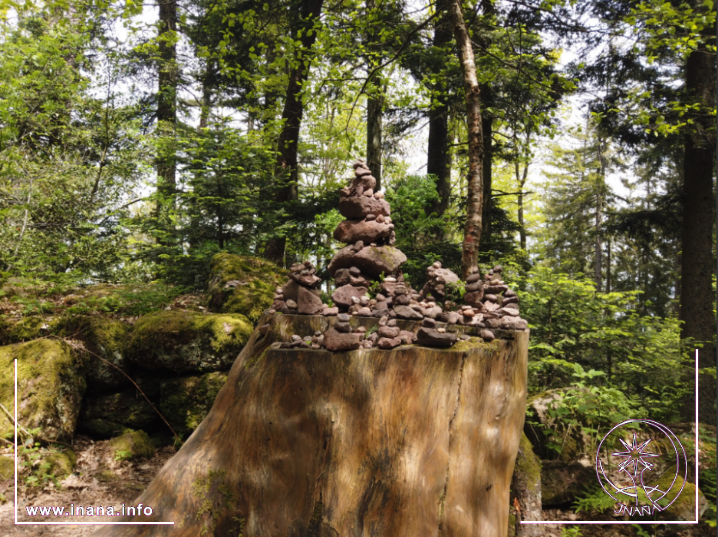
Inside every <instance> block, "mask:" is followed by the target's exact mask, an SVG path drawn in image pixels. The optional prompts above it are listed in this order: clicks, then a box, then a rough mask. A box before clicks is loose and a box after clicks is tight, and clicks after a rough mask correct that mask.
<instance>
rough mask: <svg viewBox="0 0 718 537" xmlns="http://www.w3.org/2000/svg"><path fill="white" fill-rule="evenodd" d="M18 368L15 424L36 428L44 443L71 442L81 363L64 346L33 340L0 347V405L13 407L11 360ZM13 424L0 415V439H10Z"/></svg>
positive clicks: (82, 388)
mask: <svg viewBox="0 0 718 537" xmlns="http://www.w3.org/2000/svg"><path fill="white" fill-rule="evenodd" d="M15 359H17V361H18V364H17V367H18V402H19V408H18V421H19V422H20V424H21V425H22V426H23V427H25V428H26V429H36V428H40V429H41V430H42V437H43V438H44V439H46V440H61V441H67V440H69V439H71V438H72V436H73V434H74V432H75V427H76V424H77V420H78V416H79V414H80V404H81V402H82V396H83V394H84V393H85V388H86V384H85V378H84V375H83V372H82V363H81V361H80V360H79V357H78V356H77V355H76V354H74V352H73V350H72V348H71V347H70V346H69V345H68V344H67V343H65V342H62V341H56V340H51V339H37V340H35V341H30V342H28V343H19V344H16V345H8V346H4V347H0V402H2V404H3V405H4V406H5V408H7V409H8V410H9V411H10V412H12V411H13V410H12V409H13V407H14V370H15V368H14V360H15ZM13 431H14V426H13V423H12V422H11V421H10V420H9V419H8V418H7V416H6V415H5V413H4V412H0V435H2V436H3V437H5V438H12V435H13Z"/></svg>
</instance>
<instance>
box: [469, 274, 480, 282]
mask: <svg viewBox="0 0 718 537" xmlns="http://www.w3.org/2000/svg"><path fill="white" fill-rule="evenodd" d="M478 281H481V274H479V273H478V272H477V273H476V274H469V275H468V276H467V277H466V283H474V282H478Z"/></svg>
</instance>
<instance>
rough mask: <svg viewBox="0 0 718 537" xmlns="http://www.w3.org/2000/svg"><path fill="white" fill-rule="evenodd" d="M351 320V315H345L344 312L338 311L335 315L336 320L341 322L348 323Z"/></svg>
mask: <svg viewBox="0 0 718 537" xmlns="http://www.w3.org/2000/svg"><path fill="white" fill-rule="evenodd" d="M351 320H352V318H351V316H350V315H347V314H346V313H340V314H339V315H338V316H337V321H339V322H342V323H348V322H349V321H351Z"/></svg>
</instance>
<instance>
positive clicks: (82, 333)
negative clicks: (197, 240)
mask: <svg viewBox="0 0 718 537" xmlns="http://www.w3.org/2000/svg"><path fill="white" fill-rule="evenodd" d="M131 329H132V326H131V325H130V324H128V323H125V322H122V321H117V320H115V319H110V318H107V317H101V316H87V315H75V316H66V317H63V318H62V319H60V320H59V321H58V323H57V327H56V330H57V333H58V334H60V335H62V336H64V337H71V338H73V339H78V340H80V341H82V342H83V343H84V344H85V345H86V347H87V349H88V350H89V351H90V352H89V353H87V356H86V357H85V360H84V362H85V378H86V380H87V389H88V392H90V393H92V392H106V391H107V390H117V389H120V388H123V387H126V386H128V385H130V381H129V379H128V378H127V377H126V376H125V375H123V374H122V372H121V371H118V368H119V369H120V370H122V371H124V372H125V373H128V374H129V373H130V363H129V360H128V359H127V353H126V349H127V344H128V340H129V335H130V331H131ZM98 356H99V358H98ZM103 359H104V360H103ZM107 362H109V363H107ZM110 364H112V365H110ZM113 365H114V366H115V367H113Z"/></svg>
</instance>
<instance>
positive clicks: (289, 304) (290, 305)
mask: <svg viewBox="0 0 718 537" xmlns="http://www.w3.org/2000/svg"><path fill="white" fill-rule="evenodd" d="M287 307H288V308H291V309H293V310H295V309H297V303H296V302H294V300H292V299H289V300H287Z"/></svg>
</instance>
